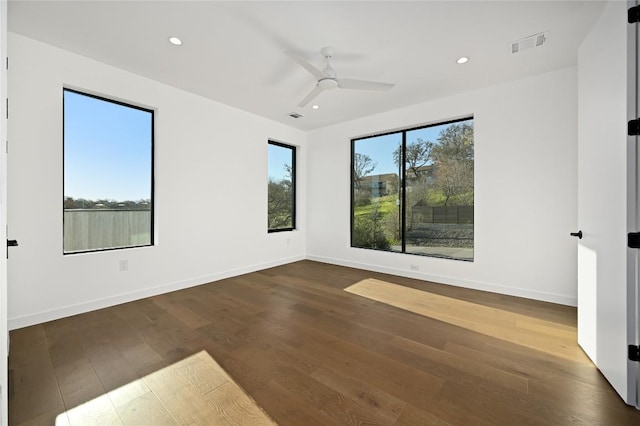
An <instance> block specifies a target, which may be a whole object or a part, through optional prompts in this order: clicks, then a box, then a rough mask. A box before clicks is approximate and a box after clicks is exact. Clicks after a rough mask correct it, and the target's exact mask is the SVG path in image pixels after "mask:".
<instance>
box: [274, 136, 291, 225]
mask: <svg viewBox="0 0 640 426" xmlns="http://www.w3.org/2000/svg"><path fill="white" fill-rule="evenodd" d="M268 164H269V165H268V169H269V185H268V198H269V201H268V204H269V207H268V214H267V223H268V230H269V232H277V231H291V230H293V229H295V227H296V148H295V147H293V146H290V145H285V144H283V143H279V142H273V141H269V160H268Z"/></svg>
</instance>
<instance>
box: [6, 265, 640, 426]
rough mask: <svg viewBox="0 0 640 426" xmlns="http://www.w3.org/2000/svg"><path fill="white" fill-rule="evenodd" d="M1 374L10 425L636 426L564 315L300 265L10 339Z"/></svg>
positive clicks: (570, 316) (633, 413)
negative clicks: (5, 375)
mask: <svg viewBox="0 0 640 426" xmlns="http://www.w3.org/2000/svg"><path fill="white" fill-rule="evenodd" d="M414 289H417V290H421V292H415V290H414ZM400 303H401V304H400ZM394 304H395V305H396V306H393V305H394ZM9 374H10V390H9V392H10V395H9V420H10V424H11V425H38V424H42V425H54V424H55V425H58V426H59V425H63V424H64V425H66V424H71V425H75V424H82V425H89V424H125V425H159V424H201V425H218V424H234V425H258V424H273V422H275V423H277V424H280V425H283V426H284V425H293V426H311V425H323V426H326V425H534V424H535V425H616V426H623V425H635V426H638V425H640V411H637V410H635V409H634V408H631V407H628V406H626V405H625V404H624V403H623V402H622V401H621V400H620V399H619V398H618V396H617V395H616V393H615V392H614V391H613V390H612V388H611V387H610V386H609V384H608V383H607V381H606V380H605V379H604V378H603V377H602V375H601V374H600V373H599V372H598V371H597V370H596V369H595V368H594V367H593V365H592V364H591V363H590V362H589V361H588V360H587V358H586V357H585V355H584V354H583V353H582V352H581V350H580V349H579V348H578V346H577V344H576V310H575V309H574V308H570V307H566V306H559V305H554V304H550V303H543V302H536V301H531V300H526V299H520V298H515V297H509V296H502V295H497V294H492V293H484V292H479V291H473V290H466V289H460V288H455V287H450V286H445V285H438V284H433V283H426V282H423V281H417V280H411V279H407V278H400V277H394V276H389V275H384V274H378V273H373V272H367V271H361V270H356V269H350V268H344V267H338V266H332V265H326V264H321V263H316V262H311V261H302V262H297V263H293V264H289V265H285V266H280V267H277V268H272V269H268V270H264V271H261V272H256V273H252V274H247V275H243V276H239V277H235V278H230V279H226V280H222V281H218V282H215V283H211V284H207V285H202V286H199V287H194V288H191V289H187V290H182V291H178V292H173V293H170V294H165V295H161V296H156V297H152V298H148V299H144V300H140V301H136V302H132V303H127V304H123V305H119V306H114V307H111V308H108V309H102V310H99V311H95V312H90V313H87V314H83V315H77V316H74V317H70V318H65V319H61V320H58V321H53V322H49V323H45V324H40V325H36V326H33V327H28V328H23V329H20V330H15V331H12V332H11V353H10V357H9Z"/></svg>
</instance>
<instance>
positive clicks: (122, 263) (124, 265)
mask: <svg viewBox="0 0 640 426" xmlns="http://www.w3.org/2000/svg"><path fill="white" fill-rule="evenodd" d="M128 270H129V261H128V260H121V261H120V271H121V272H122V271H128Z"/></svg>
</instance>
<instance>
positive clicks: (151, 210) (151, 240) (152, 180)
mask: <svg viewBox="0 0 640 426" xmlns="http://www.w3.org/2000/svg"><path fill="white" fill-rule="evenodd" d="M66 92H70V93H75V94H77V95H81V96H86V97H89V98H93V99H97V100H100V101H103V102H109V103H112V104H115V105H119V106H123V107H128V108H133V109H136V110H139V111H144V112H148V113H150V114H151V144H150V147H149V148H150V152H149V154H150V157H151V158H150V160H151V175H150V190H151V194H150V195H151V199H150V202H149V204H150V206H149V214H150V218H149V228H150V229H149V243H148V244H137V245H127V246H120V247H106V248H96V249H87V250H74V251H66V250H65V248H64V226H65V224H64V212H65V208H64V199H65V171H66V168H65V150H66V143H65V126H66V116H65V113H66V108H65V105H64V103H65V93H66ZM154 245H155V110H153V109H150V108H145V107H142V106H139V105H135V104H132V103H129V102H124V101H120V100H116V99H111V98H108V97H105V96H101V95H96V94H94V93H89V92H85V91H82V90H78V89H72V88H69V87H63V88H62V254H63V255H64V256H67V255H74V254H83V253H98V252H104V251H114V250H126V249H133V248H141V247H153V246H154Z"/></svg>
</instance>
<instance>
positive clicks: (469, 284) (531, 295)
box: [306, 255, 578, 306]
mask: <svg viewBox="0 0 640 426" xmlns="http://www.w3.org/2000/svg"><path fill="white" fill-rule="evenodd" d="M306 258H307V259H308V260H313V261H316V262H322V263H329V264H332V265H339V266H346V267H349V268H355V269H362V270H365V271H373V272H380V273H383V274H390V275H398V276H401V277H407V278H415V279H418V280H423V281H431V282H434V283H438V284H447V285H453V286H456V287H464V288H470V289H473V290H482V291H488V292H491V293H499V294H505V295H509V296H516V297H524V298H527V299H534V300H540V301H542V302H551V303H557V304H560V305H568V306H578V299H577V298H576V297H572V296H565V295H561V294H553V293H544V292H539V291H531V290H525V289H520V288H514V287H507V286H501V285H498V284H491V283H486V282H482V281H472V280H464V279H457V278H452V277H446V276H441V275H432V274H425V273H424V272H417V271H407V270H404V269H398V268H391V267H387V266H379V265H372V264H368V263H359V262H351V261H345V260H342V259H334V258H329V257H322V256H314V255H307V257H306Z"/></svg>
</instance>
